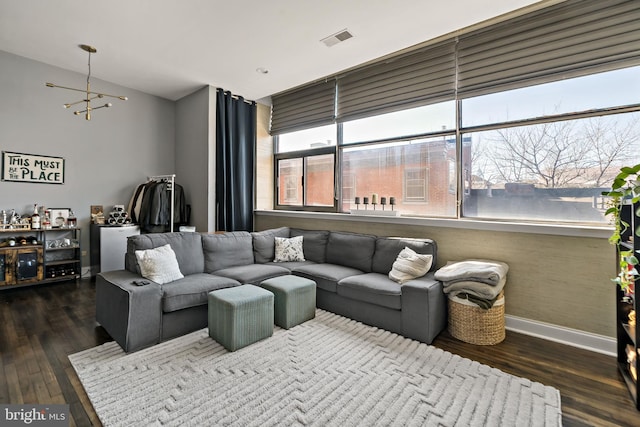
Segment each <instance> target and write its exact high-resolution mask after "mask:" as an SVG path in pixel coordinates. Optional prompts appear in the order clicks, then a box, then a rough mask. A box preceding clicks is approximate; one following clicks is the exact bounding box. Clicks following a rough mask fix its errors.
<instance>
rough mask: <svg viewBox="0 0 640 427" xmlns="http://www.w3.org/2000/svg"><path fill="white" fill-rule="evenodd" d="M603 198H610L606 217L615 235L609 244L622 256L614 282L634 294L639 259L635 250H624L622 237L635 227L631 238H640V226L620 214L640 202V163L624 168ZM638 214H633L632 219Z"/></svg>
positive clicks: (611, 237) (612, 235) (610, 238)
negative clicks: (629, 205)
mask: <svg viewBox="0 0 640 427" xmlns="http://www.w3.org/2000/svg"><path fill="white" fill-rule="evenodd" d="M602 195H603V196H608V197H610V198H611V199H610V205H609V208H608V209H607V210H606V212H605V216H608V217H610V219H611V223H612V225H613V233H612V234H611V236H610V237H609V243H611V244H612V245H615V246H616V248H617V249H618V252H619V254H620V256H619V266H618V267H619V268H618V275H617V276H616V277H615V278H613V279H612V280H613V281H614V282H615V283H617V284H618V285H619V286H620V288H621V289H622V290H623V291H630V292H633V283H634V281H635V278H636V277H637V276H638V271H637V270H636V267H635V266H636V265H638V258H637V257H636V256H635V254H634V252H633V250H631V251H626V250H623V249H622V244H623V242H622V235H623V234H624V233H625V232H626V231H627V229H628V228H629V227H633V229H632V230H630V231H631V237H633V236H640V224H635V225H634V224H629V223H628V222H626V221H625V220H623V219H622V217H621V215H620V213H621V211H622V206H623V205H624V204H627V203H630V204H631V205H632V206H635V205H636V203H638V202H640V163H639V164H637V165H635V166H631V167H627V166H625V167H623V168H621V169H620V173H618V175H616V177H615V178H614V179H613V182H612V183H611V191H605V192H603V193H602ZM635 215H636V213H635V212H632V215H631V216H632V217H633V216H635Z"/></svg>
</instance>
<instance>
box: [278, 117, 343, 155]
mask: <svg viewBox="0 0 640 427" xmlns="http://www.w3.org/2000/svg"><path fill="white" fill-rule="evenodd" d="M336 133H337V132H336V125H335V124H332V125H327V126H321V127H315V128H311V129H305V130H300V131H297V132H290V133H284V134H282V135H279V136H278V144H277V152H278V153H287V152H291V151H299V150H307V149H313V148H322V147H330V146H335V145H336Z"/></svg>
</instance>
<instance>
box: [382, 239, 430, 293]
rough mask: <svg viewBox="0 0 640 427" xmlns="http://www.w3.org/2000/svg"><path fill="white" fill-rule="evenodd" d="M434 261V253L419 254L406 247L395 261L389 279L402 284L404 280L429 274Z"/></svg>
mask: <svg viewBox="0 0 640 427" xmlns="http://www.w3.org/2000/svg"><path fill="white" fill-rule="evenodd" d="M432 262H433V256H432V255H423V254H419V253H416V251H414V250H413V249H410V248H407V247H405V248H404V249H403V250H402V251H400V253H399V254H398V258H396V261H395V262H394V263H393V266H392V267H391V271H390V272H389V279H391V280H393V281H394V282H398V283H400V284H401V285H402V284H403V283H404V282H407V281H409V280H411V279H416V278H418V277H422V276H424V275H425V274H427V272H428V271H429V269H430V268H431V263H432Z"/></svg>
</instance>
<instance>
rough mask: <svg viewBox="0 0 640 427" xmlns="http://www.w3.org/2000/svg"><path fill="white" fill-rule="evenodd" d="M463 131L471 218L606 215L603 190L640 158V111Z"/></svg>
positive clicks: (466, 205) (586, 218)
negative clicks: (467, 144)
mask: <svg viewBox="0 0 640 427" xmlns="http://www.w3.org/2000/svg"><path fill="white" fill-rule="evenodd" d="M465 136H466V137H468V138H469V139H470V140H471V141H472V143H471V146H470V150H467V151H464V152H463V161H464V162H465V164H468V165H469V166H470V168H471V174H472V178H473V179H472V180H471V182H470V184H469V188H468V189H466V190H468V191H466V194H468V196H467V197H466V198H465V199H464V200H463V205H462V206H463V215H464V216H467V217H479V218H500V219H510V220H542V221H562V222H592V223H594V222H605V221H606V219H605V217H604V211H605V209H606V208H605V207H604V206H603V205H602V203H600V202H599V199H600V195H601V193H602V192H603V191H605V190H607V187H608V185H609V183H610V182H611V181H612V179H613V177H614V176H615V175H616V174H617V173H618V171H619V169H620V167H621V166H623V165H629V164H635V163H637V162H639V161H640V112H635V113H627V114H619V115H611V116H604V117H588V118H583V119H578V120H562V121H554V122H548V123H541V124H535V125H529V126H518V127H509V128H499V129H494V130H488V131H483V132H473V133H469V134H466V135H465Z"/></svg>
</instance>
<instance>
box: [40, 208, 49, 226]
mask: <svg viewBox="0 0 640 427" xmlns="http://www.w3.org/2000/svg"><path fill="white" fill-rule="evenodd" d="M42 229H43V230H51V211H50V210H49V209H46V210H45V211H44V218H43V219H42Z"/></svg>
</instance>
